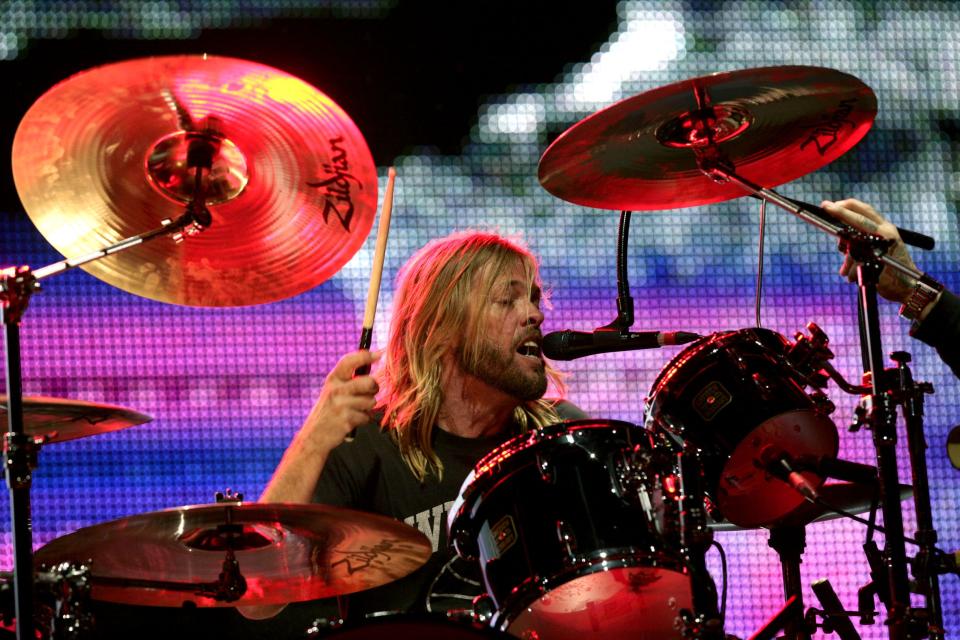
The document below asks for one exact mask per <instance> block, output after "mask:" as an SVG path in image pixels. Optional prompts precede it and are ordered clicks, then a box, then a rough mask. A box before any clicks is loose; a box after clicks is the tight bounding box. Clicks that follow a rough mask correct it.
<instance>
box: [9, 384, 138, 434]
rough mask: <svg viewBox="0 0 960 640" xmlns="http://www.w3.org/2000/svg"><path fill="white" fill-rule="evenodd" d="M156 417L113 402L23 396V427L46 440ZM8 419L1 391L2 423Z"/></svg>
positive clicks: (123, 425)
mask: <svg viewBox="0 0 960 640" xmlns="http://www.w3.org/2000/svg"><path fill="white" fill-rule="evenodd" d="M151 420H153V418H151V417H150V416H148V415H146V414H143V413H139V412H137V411H133V410H132V409H125V408H124V407H118V406H114V405H111V404H103V403H99V402H85V401H83V400H67V399H66V398H46V397H43V396H27V397H24V398H23V430H24V433H26V434H27V435H29V436H33V437H43V438H44V441H45V442H65V441H67V440H74V439H76V438H84V437H86V436H95V435H97V434H100V433H108V432H110V431H119V430H120V429H126V428H127V427H135V426H137V425H138V424H144V423H146V422H150V421H151ZM6 422H7V396H6V395H0V423H3V424H6Z"/></svg>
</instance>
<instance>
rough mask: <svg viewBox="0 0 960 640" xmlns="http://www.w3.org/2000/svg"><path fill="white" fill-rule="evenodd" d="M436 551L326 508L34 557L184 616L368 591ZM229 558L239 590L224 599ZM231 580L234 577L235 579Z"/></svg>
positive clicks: (227, 508)
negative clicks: (182, 610)
mask: <svg viewBox="0 0 960 640" xmlns="http://www.w3.org/2000/svg"><path fill="white" fill-rule="evenodd" d="M430 553H431V545H430V541H429V540H428V539H427V537H426V536H424V535H423V534H422V533H420V532H419V531H417V530H416V529H415V528H413V527H411V526H408V525H406V524H403V523H402V522H399V521H397V520H393V519H392V518H388V517H386V516H381V515H377V514H372V513H364V512H362V511H354V510H352V509H344V508H340V507H332V506H328V505H319V504H257V503H218V504H211V505H198V506H190V507H180V508H176V509H167V510H166V511H156V512H153V513H145V514H141V515H136V516H131V517H129V518H121V519H119V520H113V521H111V522H105V523H102V524H97V525H94V526H92V527H85V528H83V529H80V530H79V531H75V532H74V533H71V534H68V535H65V536H63V537H60V538H57V539H56V540H53V541H52V542H50V543H48V544H47V545H45V546H43V547H41V548H40V549H39V550H38V551H37V553H36V562H37V563H38V564H46V565H53V564H57V563H60V562H82V563H86V562H87V561H88V560H89V561H90V563H89V565H90V573H91V584H92V585H93V592H92V597H93V598H94V599H96V600H106V601H109V602H120V603H127V604H141V605H151V606H169V607H179V606H181V605H183V604H184V603H185V602H192V603H194V604H196V605H197V606H199V607H226V606H246V605H272V604H285V603H288V602H302V601H305V600H314V599H317V598H327V597H330V596H335V595H343V594H347V593H353V592H356V591H362V590H364V589H370V588H372V587H376V586H379V585H382V584H386V583H387V582H391V581H393V580H396V579H398V578H402V577H403V576H405V575H407V574H409V573H411V572H412V571H414V570H415V569H417V568H419V567H420V566H421V565H423V564H424V563H425V562H426V561H427V559H428V558H429V557H430ZM228 554H229V555H231V556H232V558H234V559H235V561H236V575H235V576H232V577H238V579H237V580H229V581H228V582H229V583H230V584H231V585H232V586H234V587H236V585H238V584H242V585H243V586H242V588H233V589H229V590H228V591H229V592H230V593H232V595H231V596H230V597H227V598H223V597H217V596H216V595H215V593H216V592H217V591H218V588H219V587H221V586H224V587H225V586H230V585H223V584H221V585H218V584H217V582H218V576H220V574H221V572H225V571H226V570H225V565H224V563H225V560H227V557H228ZM227 573H228V574H229V571H227Z"/></svg>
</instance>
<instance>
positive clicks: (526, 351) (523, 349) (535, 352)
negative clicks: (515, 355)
mask: <svg viewBox="0 0 960 640" xmlns="http://www.w3.org/2000/svg"><path fill="white" fill-rule="evenodd" d="M517 351H518V352H520V354H521V355H524V356H530V357H540V345H539V344H537V343H536V341H534V340H527V341H526V342H524V343H523V344H522V345H520V348H519V349H517Z"/></svg>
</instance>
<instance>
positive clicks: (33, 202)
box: [13, 56, 377, 306]
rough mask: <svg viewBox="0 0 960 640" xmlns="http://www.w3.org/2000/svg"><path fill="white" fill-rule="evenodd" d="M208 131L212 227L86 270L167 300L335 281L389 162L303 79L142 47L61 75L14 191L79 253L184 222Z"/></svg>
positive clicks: (228, 297)
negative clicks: (197, 153)
mask: <svg viewBox="0 0 960 640" xmlns="http://www.w3.org/2000/svg"><path fill="white" fill-rule="evenodd" d="M197 139H203V140H208V141H210V142H211V143H212V144H213V147H214V149H213V158H212V170H211V171H210V174H209V178H208V179H206V180H204V182H203V184H205V186H206V197H205V201H206V203H207V204H209V205H210V206H209V208H210V211H211V214H212V219H213V220H212V224H211V225H210V226H209V228H207V229H206V230H205V231H203V232H202V233H199V234H198V235H195V236H192V237H188V238H186V240H185V241H183V242H181V243H175V242H174V241H173V240H171V239H169V238H159V239H156V240H154V241H152V242H148V243H144V244H142V245H140V246H137V247H134V248H132V249H130V250H128V251H124V252H122V253H118V254H115V255H111V256H109V257H107V258H104V259H101V260H98V261H95V262H91V263H89V264H87V265H84V266H83V268H84V269H86V270H87V271H88V272H89V273H91V274H92V275H94V276H96V277H97V278H100V279H101V280H104V281H105V282H107V283H109V284H111V285H113V286H116V287H119V288H120V289H123V290H125V291H129V292H131V293H135V294H137V295H141V296H144V297H147V298H152V299H154V300H160V301H162V302H172V303H175V304H184V305H194V306H235V305H250V304H259V303H264V302H271V301H274V300H280V299H283V298H286V297H289V296H292V295H296V294H298V293H301V292H303V291H306V290H308V289H310V288H312V287H314V286H316V285H317V284H319V283H321V282H323V281H324V280H326V279H327V278H329V277H330V276H331V275H333V274H334V273H336V272H337V271H338V270H339V269H340V268H341V267H342V266H343V265H344V264H345V263H346V262H347V261H348V260H349V259H350V257H351V256H353V254H354V253H356V252H357V250H358V249H359V248H360V246H361V244H362V243H363V241H364V239H365V238H366V237H367V235H368V234H369V232H370V227H371V225H372V224H373V218H374V215H375V213H376V204H377V175H376V167H375V166H374V164H373V158H372V156H371V155H370V150H369V149H368V147H367V144H366V142H365V141H364V139H363V136H362V135H361V134H360V131H359V130H358V129H357V127H356V125H355V124H354V123H353V121H352V120H351V119H350V117H349V116H348V115H347V114H346V113H345V112H344V111H343V110H342V109H341V108H340V107H338V106H337V105H336V104H335V103H334V102H333V100H331V99H330V98H329V97H327V96H326V95H324V94H323V93H321V92H320V91H319V90H317V89H315V88H314V87H312V86H310V85H309V84H307V83H306V82H303V81H302V80H299V79H297V78H296V77H294V76H292V75H290V74H288V73H285V72H283V71H280V70H278V69H274V68H271V67H268V66H265V65H262V64H257V63H254V62H248V61H246V60H238V59H234V58H220V57H215V56H169V57H158V58H143V59H137V60H130V61H126V62H119V63H116V64H109V65H105V66H102V67H96V68H94V69H91V70H88V71H84V72H82V73H79V74H77V75H74V76H72V77H70V78H68V79H66V80H64V81H63V82H61V83H59V84H57V85H56V86H54V87H53V88H52V89H50V90H49V91H47V93H45V94H44V95H43V96H41V97H40V99H39V100H37V101H36V103H34V105H33V106H32V107H31V108H30V110H29V111H28V112H27V114H26V115H25V116H24V118H23V120H22V122H21V123H20V126H19V128H18V129H17V133H16V137H15V138H14V143H13V173H14V179H15V181H16V186H17V191H18V192H19V194H20V199H21V200H22V202H23V205H24V208H25V209H26V211H27V214H28V215H29V216H30V218H31V219H32V220H33V222H34V224H35V225H36V226H37V228H38V229H39V230H40V232H41V233H42V234H43V235H44V237H45V238H46V239H47V240H48V241H49V242H50V244H52V245H53V246H54V247H55V248H56V249H57V250H58V251H60V252H61V253H62V254H63V255H64V256H66V257H68V258H75V257H79V256H82V255H84V254H87V253H91V252H94V251H96V250H98V249H101V248H103V247H105V246H108V245H110V244H113V243H115V242H118V241H119V240H121V239H124V238H127V237H130V236H133V235H138V234H141V233H144V232H147V231H150V230H153V229H155V228H158V227H160V226H161V224H162V221H163V220H166V219H175V218H177V217H178V216H179V215H180V214H181V213H182V212H183V211H184V208H185V205H186V201H187V200H189V199H190V197H191V196H192V195H193V193H194V184H193V183H194V170H192V169H190V168H189V167H188V166H187V152H188V147H189V146H190V142H191V141H193V140H197Z"/></svg>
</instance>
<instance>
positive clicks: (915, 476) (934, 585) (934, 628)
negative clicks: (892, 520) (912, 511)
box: [887, 351, 945, 640]
mask: <svg viewBox="0 0 960 640" xmlns="http://www.w3.org/2000/svg"><path fill="white" fill-rule="evenodd" d="M891 357H892V358H893V361H894V362H896V363H897V366H896V368H894V369H888V370H887V371H888V372H889V373H893V374H896V386H895V387H894V393H895V394H896V395H897V396H898V398H897V399H898V401H899V403H900V404H901V405H902V406H903V417H904V423H905V424H906V427H907V448H908V451H909V455H910V470H911V473H912V484H913V502H914V506H915V507H916V515H917V531H916V533H914V536H913V537H914V539H916V541H917V543H918V545H919V549H918V550H917V554H916V556H914V558H913V562H912V564H911V568H912V572H913V577H914V578H915V579H916V581H917V584H918V589H919V590H920V592H921V593H923V595H924V596H926V600H927V607H928V623H929V633H930V638H932V639H933V640H943V637H944V633H945V629H944V628H943V605H942V601H941V597H940V577H939V574H940V566H939V562H938V558H939V556H940V551H939V550H938V549H937V547H936V544H937V530H936V529H935V528H934V526H933V510H932V509H931V506H930V481H929V478H928V476H927V464H926V462H927V441H926V438H925V437H924V433H923V398H924V396H925V395H926V394H928V393H933V385H931V384H930V383H929V382H915V381H914V379H913V374H912V373H911V371H910V367H909V366H908V363H909V362H910V354H909V353H907V352H906V351H894V352H893V353H892V354H891Z"/></svg>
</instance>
